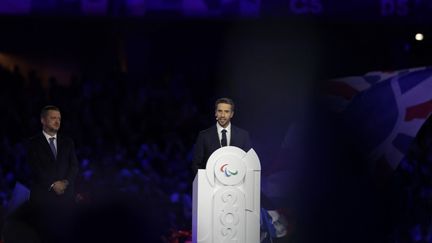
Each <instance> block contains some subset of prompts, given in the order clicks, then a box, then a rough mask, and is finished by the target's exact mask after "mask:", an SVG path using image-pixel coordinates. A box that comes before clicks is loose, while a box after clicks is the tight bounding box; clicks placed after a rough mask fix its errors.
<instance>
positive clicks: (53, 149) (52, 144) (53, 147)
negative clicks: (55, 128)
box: [49, 137, 57, 159]
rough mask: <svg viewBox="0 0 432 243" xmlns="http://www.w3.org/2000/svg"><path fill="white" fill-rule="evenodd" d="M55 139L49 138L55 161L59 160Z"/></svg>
mask: <svg viewBox="0 0 432 243" xmlns="http://www.w3.org/2000/svg"><path fill="white" fill-rule="evenodd" d="M54 139H55V138H54V137H52V138H49V141H50V142H49V145H50V148H51V152H52V153H53V155H54V158H55V159H57V149H56V147H55V144H54Z"/></svg>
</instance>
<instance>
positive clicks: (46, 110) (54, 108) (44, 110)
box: [40, 105, 60, 117]
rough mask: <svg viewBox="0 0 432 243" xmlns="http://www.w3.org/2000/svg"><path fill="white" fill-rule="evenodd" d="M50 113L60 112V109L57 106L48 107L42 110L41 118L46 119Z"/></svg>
mask: <svg viewBox="0 0 432 243" xmlns="http://www.w3.org/2000/svg"><path fill="white" fill-rule="evenodd" d="M48 111H58V112H60V109H59V108H58V107H57V106H53V105H47V106H45V107H44V108H42V110H41V113H40V116H41V117H45V116H46V115H47V114H48Z"/></svg>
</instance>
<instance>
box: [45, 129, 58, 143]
mask: <svg viewBox="0 0 432 243" xmlns="http://www.w3.org/2000/svg"><path fill="white" fill-rule="evenodd" d="M42 133H43V135H44V136H45V138H46V140H47V141H49V139H50V138H55V139H56V140H57V133H56V134H54V136H51V135H49V134H48V133H46V132H45V131H44V130H42Z"/></svg>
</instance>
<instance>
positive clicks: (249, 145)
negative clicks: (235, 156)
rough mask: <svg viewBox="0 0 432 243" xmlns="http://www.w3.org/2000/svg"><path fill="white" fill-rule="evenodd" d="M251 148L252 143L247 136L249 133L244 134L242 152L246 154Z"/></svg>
mask: <svg viewBox="0 0 432 243" xmlns="http://www.w3.org/2000/svg"><path fill="white" fill-rule="evenodd" d="M251 148H252V142H251V139H250V136H249V132H246V133H245V143H244V151H246V152H248V151H249V150H250V149H251Z"/></svg>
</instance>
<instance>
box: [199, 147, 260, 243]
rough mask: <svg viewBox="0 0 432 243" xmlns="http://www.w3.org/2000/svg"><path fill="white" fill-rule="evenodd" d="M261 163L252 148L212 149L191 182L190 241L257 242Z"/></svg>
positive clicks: (202, 242) (214, 242) (207, 242)
mask: <svg viewBox="0 0 432 243" xmlns="http://www.w3.org/2000/svg"><path fill="white" fill-rule="evenodd" d="M260 189H261V165H260V162H259V158H258V156H257V154H256V153H255V151H254V150H253V149H251V150H249V151H248V152H247V153H246V152H245V151H243V150H242V149H240V148H237V147H234V146H226V147H222V148H220V149H218V150H216V151H215V152H214V153H213V154H212V155H211V156H210V158H209V159H208V161H207V165H206V169H200V170H198V173H197V174H196V176H195V179H194V182H193V212H192V214H193V217H192V242H194V243H259V241H260Z"/></svg>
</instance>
